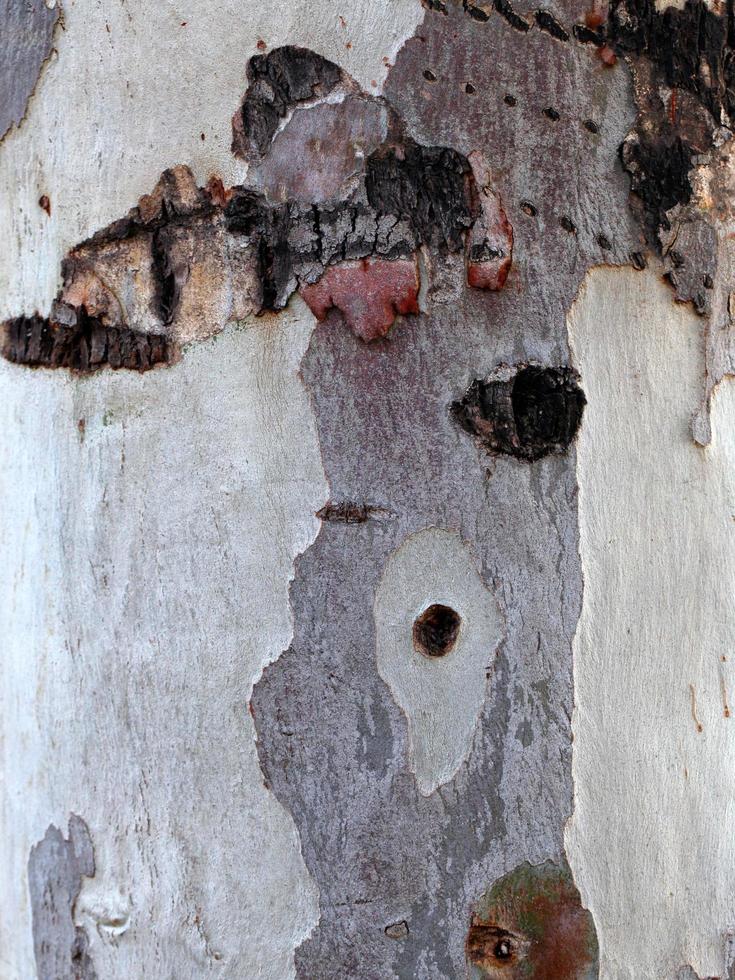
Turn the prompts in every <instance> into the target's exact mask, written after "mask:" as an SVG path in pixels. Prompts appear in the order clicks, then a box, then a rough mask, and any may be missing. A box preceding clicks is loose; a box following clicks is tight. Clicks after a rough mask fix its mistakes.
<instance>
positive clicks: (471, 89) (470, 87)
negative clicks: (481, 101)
mask: <svg viewBox="0 0 735 980" xmlns="http://www.w3.org/2000/svg"><path fill="white" fill-rule="evenodd" d="M464 90H465V92H466V93H467V94H468V95H474V94H475V86H474V85H473V84H472V82H467V84H466V85H465V87H464Z"/></svg>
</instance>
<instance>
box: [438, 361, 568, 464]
mask: <svg viewBox="0 0 735 980" xmlns="http://www.w3.org/2000/svg"><path fill="white" fill-rule="evenodd" d="M585 404H586V399H585V397H584V392H583V391H582V389H581V388H580V387H579V383H578V376H577V374H576V372H574V371H573V370H572V369H571V368H542V367H522V368H521V369H520V370H518V371H517V372H516V373H515V374H514V375H512V377H510V378H509V379H507V380H505V379H504V380H485V381H483V380H477V381H473V382H472V384H471V385H470V387H469V389H468V390H467V392H466V394H465V395H464V397H463V398H462V399H460V400H459V401H456V402H454V404H453V405H452V409H451V411H452V415H453V417H454V419H455V421H456V422H457V423H458V424H459V425H460V426H461V427H462V428H463V429H464V430H465V432H469V433H471V434H472V435H474V436H475V437H476V438H477V439H478V441H479V442H480V444H481V445H482V446H483V447H484V448H485V449H486V450H487V451H488V452H490V453H493V454H496V455H498V454H499V455H508V456H515V457H516V458H517V459H522V460H526V461H528V462H533V461H534V460H537V459H541V458H542V457H543V456H548V455H549V453H561V452H564V451H565V450H566V449H568V447H569V445H570V444H571V442H572V440H573V439H574V437H575V435H576V434H577V429H578V428H579V424H580V422H581V421H582V413H583V411H584V406H585Z"/></svg>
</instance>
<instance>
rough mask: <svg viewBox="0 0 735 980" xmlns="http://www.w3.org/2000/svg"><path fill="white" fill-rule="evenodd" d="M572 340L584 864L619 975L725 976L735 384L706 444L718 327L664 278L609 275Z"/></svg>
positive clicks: (574, 839)
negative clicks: (702, 439) (579, 382)
mask: <svg viewBox="0 0 735 980" xmlns="http://www.w3.org/2000/svg"><path fill="white" fill-rule="evenodd" d="M569 329H570V338H571V343H572V348H573V351H574V354H575V357H576V362H577V366H578V367H579V369H580V371H581V375H582V379H583V384H584V388H585V392H586V394H587V399H588V404H587V409H586V412H585V418H584V421H583V423H582V428H581V432H580V437H579V448H578V474H579V488H580V492H579V513H580V536H581V543H580V547H581V557H582V566H583V571H584V604H583V610H582V615H581V618H580V621H579V626H578V630H577V634H576V639H575V645H574V676H575V705H576V707H575V712H574V764H573V765H574V785H575V802H574V815H573V818H572V820H571V821H570V824H569V826H568V833H567V852H568V855H569V861H570V864H571V866H572V869H573V871H574V873H575V877H576V880H577V882H578V884H579V887H580V891H581V893H582V898H583V900H584V902H585V904H587V905H588V906H589V908H590V909H591V911H592V913H593V915H594V919H595V922H596V926H597V932H598V936H599V939H600V948H601V974H600V975H601V977H605V978H614V980H619V978H636V980H637V978H641V977H662V978H664V977H666V978H668V977H674V976H676V975H677V971H678V969H679V968H680V967H682V966H684V965H685V964H688V965H690V966H691V967H692V968H693V969H694V971H695V972H696V974H697V975H698V976H702V977H705V976H706V977H710V976H718V977H719V976H722V975H723V973H724V968H725V963H724V958H725V938H726V935H725V934H726V932H727V931H728V930H729V929H730V928H731V927H732V926H733V925H735V890H734V889H733V883H732V877H733V867H734V866H735V814H734V813H733V771H735V728H733V726H734V725H735V719H733V718H731V717H729V715H730V711H731V709H730V701H731V699H732V698H735V675H734V674H733V670H732V656H733V650H732V638H733V635H734V634H735V608H734V606H733V587H734V586H735V523H734V520H735V387H733V386H732V385H730V384H728V383H727V382H723V383H721V384H720V386H719V388H718V389H717V391H716V392H715V396H714V398H713V406H712V429H713V441H712V443H711V445H710V446H708V447H707V449H701V448H698V447H697V446H696V445H695V444H694V442H693V441H692V438H691V436H690V431H689V425H690V420H691V417H692V414H693V413H694V412H695V411H696V410H697V407H698V402H699V397H700V392H701V385H702V374H703V363H704V362H703V356H704V355H703V344H702V340H701V333H702V321H701V319H700V318H699V317H697V316H696V315H695V314H694V313H693V312H692V310H691V309H690V308H689V307H684V306H681V305H676V304H674V303H672V302H671V293H670V291H669V289H668V287H667V286H666V285H665V284H664V283H663V282H662V281H661V280H660V278H659V274H658V271H657V270H652V271H649V272H646V273H638V272H634V271H632V270H615V269H611V268H599V269H596V270H594V271H593V272H592V273H591V274H590V275H589V276H588V278H587V280H586V282H585V284H584V286H583V289H582V291H581V294H580V296H579V298H578V299H577V301H576V303H575V305H574V307H573V309H572V312H571V315H570V320H569Z"/></svg>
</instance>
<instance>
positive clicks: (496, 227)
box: [467, 151, 513, 291]
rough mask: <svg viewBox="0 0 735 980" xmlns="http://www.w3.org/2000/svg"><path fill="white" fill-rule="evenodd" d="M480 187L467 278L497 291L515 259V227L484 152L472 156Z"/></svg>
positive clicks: (470, 242)
mask: <svg viewBox="0 0 735 980" xmlns="http://www.w3.org/2000/svg"><path fill="white" fill-rule="evenodd" d="M469 162H470V166H471V167H472V170H473V173H474V177H475V181H476V184H477V187H478V191H479V198H480V201H479V203H480V214H479V216H478V218H477V220H476V221H475V223H474V224H473V226H472V228H471V229H470V231H469V233H468V235H467V282H468V283H469V285H470V286H473V287H474V288H475V289H490V290H493V291H497V290H499V289H502V288H503V286H504V285H505V280H506V279H507V278H508V273H509V272H510V267H511V263H512V261H513V227H512V225H511V223H510V221H508V217H507V215H506V213H505V210H504V209H503V205H502V203H501V200H500V197H499V195H498V194H496V193H495V192H494V191H493V190H492V189H491V188H490V184H489V182H490V171H489V167H488V165H487V162H486V161H485V159H484V157H483V156H482V154H481V153H479V152H477V151H475V152H473V153H471V154H470V156H469Z"/></svg>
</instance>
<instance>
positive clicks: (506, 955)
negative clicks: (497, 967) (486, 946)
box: [493, 939, 513, 960]
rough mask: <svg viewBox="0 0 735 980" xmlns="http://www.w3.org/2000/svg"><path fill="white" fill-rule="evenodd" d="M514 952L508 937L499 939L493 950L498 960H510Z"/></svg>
mask: <svg viewBox="0 0 735 980" xmlns="http://www.w3.org/2000/svg"><path fill="white" fill-rule="evenodd" d="M512 952H513V947H512V946H511V944H510V942H509V941H508V940H507V939H499V940H498V941H497V943H496V944H495V949H494V950H493V953H494V954H495V959H496V960H509V959H510V956H511V953H512Z"/></svg>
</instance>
